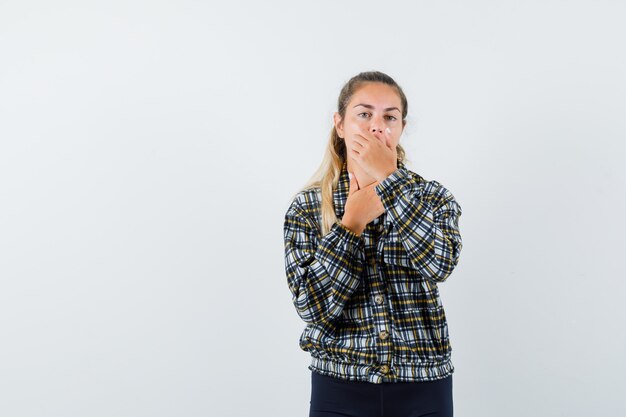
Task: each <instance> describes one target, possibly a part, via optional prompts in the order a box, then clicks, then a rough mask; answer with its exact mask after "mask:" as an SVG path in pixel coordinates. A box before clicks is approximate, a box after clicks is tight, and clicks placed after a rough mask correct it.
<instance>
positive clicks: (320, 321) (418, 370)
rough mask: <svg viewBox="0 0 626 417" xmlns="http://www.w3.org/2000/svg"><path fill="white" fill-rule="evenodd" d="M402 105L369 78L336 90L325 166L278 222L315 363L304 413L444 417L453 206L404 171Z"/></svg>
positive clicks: (456, 246) (456, 212)
mask: <svg viewBox="0 0 626 417" xmlns="http://www.w3.org/2000/svg"><path fill="white" fill-rule="evenodd" d="M407 110H408V105H407V100H406V97H405V95H404V93H403V91H402V89H401V88H400V86H398V84H397V83H396V82H395V81H394V80H393V79H392V78H391V77H389V76H388V75H386V74H384V73H381V72H378V71H373V72H363V73H360V74H358V75H356V76H355V77H353V78H351V79H350V80H349V81H348V82H347V83H346V85H345V86H344V87H343V89H342V90H341V93H340V94H339V100H338V109H337V112H336V113H335V114H334V126H333V128H332V131H331V135H330V141H329V143H328V147H327V149H326V153H325V155H324V159H323V161H322V164H321V166H320V168H319V169H318V171H317V172H316V174H315V175H314V177H313V178H312V179H311V181H309V183H308V184H307V185H306V186H305V187H304V188H303V189H302V190H300V191H299V192H298V193H296V195H295V196H294V197H293V198H292V200H291V204H290V205H289V208H288V209H287V212H286V214H285V222H284V243H285V269H286V275H287V282H288V285H289V289H290V291H291V293H292V295H293V298H292V300H293V303H294V306H295V307H296V310H297V312H298V314H299V316H300V317H301V318H302V320H303V321H304V322H305V323H306V327H305V329H304V331H303V332H302V335H301V337H300V348H301V349H302V350H304V351H306V352H309V353H310V355H311V365H310V366H309V370H311V384H312V385H311V401H310V414H309V416H310V417H321V416H325V417H331V416H354V417H358V416H383V415H384V416H385V417H392V416H398V417H400V416H406V417H409V416H415V417H417V416H441V417H443V416H445V417H451V416H452V412H453V406H452V373H453V371H454V366H453V365H452V362H451V352H452V348H451V346H450V341H449V337H448V325H447V321H446V316H445V312H444V309H443V306H442V304H441V299H440V297H439V291H438V287H437V285H438V284H439V283H441V282H444V281H445V280H446V279H447V278H448V277H449V276H450V274H451V273H452V271H453V269H454V268H455V266H456V265H457V263H458V260H459V254H460V252H461V247H462V242H461V235H460V233H459V225H458V221H459V216H460V215H461V207H460V205H459V204H458V203H457V202H456V200H455V198H454V196H453V195H452V193H451V192H450V191H448V189H446V188H445V187H444V186H443V185H442V184H441V183H439V182H437V181H435V180H431V181H427V180H425V179H424V178H423V177H421V176H420V175H418V174H416V173H415V172H413V171H411V170H409V169H408V168H407V167H406V165H405V152H404V150H403V148H402V147H401V146H400V144H399V141H400V136H401V134H402V132H403V130H404V127H405V125H406V115H407Z"/></svg>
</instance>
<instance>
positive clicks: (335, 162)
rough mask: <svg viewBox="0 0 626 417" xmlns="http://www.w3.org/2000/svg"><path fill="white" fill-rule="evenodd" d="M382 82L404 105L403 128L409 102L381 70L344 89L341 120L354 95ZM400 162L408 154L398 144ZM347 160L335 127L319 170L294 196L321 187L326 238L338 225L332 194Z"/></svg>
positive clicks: (365, 74)
mask: <svg viewBox="0 0 626 417" xmlns="http://www.w3.org/2000/svg"><path fill="white" fill-rule="evenodd" d="M370 82H379V83H383V84H387V85H389V86H391V87H393V88H394V89H395V90H396V91H397V93H398V96H399V97H400V101H401V103H402V127H403V128H404V126H405V125H406V116H407V113H408V103H407V99H406V96H405V95H404V92H403V91H402V88H400V86H399V85H398V84H397V83H396V82H395V81H394V80H393V79H392V78H391V77H390V76H388V75H387V74H384V73H382V72H380V71H367V72H361V73H359V74H357V75H355V76H354V77H352V78H350V80H348V82H346V84H345V85H344V86H343V88H342V89H341V92H340V93H339V98H338V100H337V112H338V113H339V114H340V115H341V119H342V120H344V118H345V116H346V107H347V106H348V103H349V102H350V100H351V99H352V96H353V95H354V93H355V92H356V91H357V90H358V89H359V88H361V87H362V86H363V84H365V83H370ZM396 151H397V154H398V159H399V160H400V161H402V162H405V161H406V160H407V159H406V155H405V151H404V149H403V148H402V146H400V144H398V145H397V146H396ZM345 161H346V144H345V142H344V140H343V139H342V138H340V137H339V135H338V134H337V130H336V129H335V125H334V124H333V126H332V128H331V131H330V137H329V140H328V146H326V151H325V152H324V157H323V159H322V163H321V164H320V166H319V168H318V169H317V170H316V171H315V173H314V174H313V175H312V176H311V178H310V179H309V180H308V181H307V182H306V183H305V185H304V186H303V187H302V188H301V189H300V190H299V191H298V192H296V193H295V194H294V196H293V197H292V199H293V198H295V196H296V195H297V194H298V193H299V192H302V191H306V190H310V189H313V188H319V189H320V191H321V198H322V201H321V217H322V224H321V225H320V226H321V228H322V236H324V235H326V234H327V233H328V232H329V231H330V229H331V227H332V226H333V224H334V223H336V222H337V220H338V219H337V216H336V215H335V207H334V202H333V191H334V190H335V189H336V188H337V183H338V182H339V176H340V174H341V168H342V167H343V164H344V162H345Z"/></svg>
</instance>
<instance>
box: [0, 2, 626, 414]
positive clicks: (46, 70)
mask: <svg viewBox="0 0 626 417" xmlns="http://www.w3.org/2000/svg"><path fill="white" fill-rule="evenodd" d="M625 12H626V6H624V3H623V2H618V1H597V0H596V1H585V2H581V1H549V0H548V1H547V0H542V1H525V2H511V1H509V2H507V1H473V2H461V1H454V2H451V1H448V2H426V1H419V2H408V1H407V2H393V1H385V2H383V1H379V2H373V1H343V2H341V1H316V2H296V1H284V2H268V1H265V2H253V1H247V2H219V3H218V2H207V1H197V2H191V1H180V0H178V1H170V2H164V1H143V2H139V1H106V2H104V1H103V2H85V1H75V2H69V1H55V2H43V1H40V2H36V1H5V0H2V1H0V59H1V64H0V141H1V142H0V143H1V145H0V196H1V201H0V202H1V205H0V251H1V255H0V331H1V334H2V338H1V340H0V392H2V395H0V415H2V416H10V417H22V416H32V417H35V416H37V417H39V416H47V417H51V416H55V417H56V416H58V417H73V416H76V417H79V416H80V417H84V416H107V417H108V416H116V417H121V416H129V417H131V416H132V417H136V416H155V417H158V416H181V415H183V416H188V417H191V416H253V415H254V416H271V417H273V416H285V417H291V416H306V415H307V413H308V407H309V399H310V397H309V396H310V371H308V370H307V365H308V363H309V356H308V354H307V353H305V352H303V351H301V350H299V348H298V338H299V335H300V332H301V331H302V329H303V328H304V322H302V321H301V320H300V319H299V317H298V315H297V313H296V311H295V308H294V306H293V305H292V304H291V296H290V293H289V288H288V286H287V282H286V277H285V273H284V258H283V242H282V233H283V231H282V226H283V216H284V212H285V210H286V208H287V204H288V202H289V198H290V196H291V195H292V194H293V193H294V192H295V191H296V190H297V189H298V188H299V187H300V186H301V185H303V184H304V182H305V181H306V180H307V179H308V178H309V177H310V175H311V174H312V173H313V171H314V170H315V169H316V168H317V166H318V165H319V163H320V162H321V158H322V153H323V150H324V147H325V146H326V143H327V140H328V134H329V132H330V128H331V117H332V113H333V111H335V110H336V107H335V106H336V100H337V96H338V94H339V90H340V89H341V87H342V85H343V83H345V82H346V81H347V80H348V79H349V78H350V77H352V76H353V75H355V74H357V73H358V72H361V71H367V70H379V71H383V72H385V73H387V74H389V75H390V76H392V77H393V78H394V79H395V80H396V81H397V82H398V83H399V84H400V85H401V86H402V87H403V89H404V91H405V93H406V94H407V96H408V100H409V117H408V126H407V128H406V130H405V133H404V135H403V137H402V139H401V143H402V144H403V145H404V147H405V148H406V149H407V152H408V157H409V159H410V161H411V162H410V164H409V168H410V169H412V170H413V171H415V172H418V173H419V174H421V175H422V176H424V177H425V178H427V179H436V180H438V181H440V182H441V183H442V184H444V185H445V186H446V187H447V188H448V189H450V190H451V191H452V193H453V194H454V195H455V197H456V198H457V201H458V202H459V204H460V205H461V206H462V208H463V215H462V217H461V219H460V228H461V233H462V237H463V241H464V248H463V251H462V254H461V260H460V263H459V265H458V267H457V269H456V270H455V272H454V273H453V275H452V276H451V277H450V278H449V280H448V281H447V282H446V283H444V284H442V285H440V290H441V295H442V301H443V303H444V306H445V308H446V314H447V317H448V323H449V330H450V336H451V343H452V346H453V363H454V365H455V373H454V409H455V416H457V417H474V416H475V417H491V416H493V417H502V416H507V417H517V416H520V417H522V416H530V415H532V416H535V417H540V416H568V417H575V416H605V417H608V416H622V415H623V410H624V407H625V404H624V397H623V393H624V387H625V386H626V383H625V377H624V375H625V374H626V361H625V360H624V356H623V354H624V352H625V351H626V337H625V336H624V331H623V328H624V324H625V318H626V311H625V307H624V304H623V302H624V296H625V289H626V286H625V284H624V278H625V274H624V272H623V266H622V262H623V257H622V255H623V252H624V248H625V245H624V243H625V242H624V229H625V228H624V226H625V221H624V211H625V209H626V207H625V205H626V204H625V203H626V201H625V193H624V191H625V187H624V182H625V181H624V180H625V176H626V175H625V174H626V172H625V170H624V167H623V162H624V156H625V155H624V153H625V152H624V150H625V149H624V139H626V138H625V133H626V118H625V117H624V116H625V115H626V105H625V103H626V100H625V94H626V82H625V79H624V74H625V73H626V58H625V55H624V51H625V50H626V49H625V48H624V39H626V30H625V29H624V25H623V23H624V20H625V17H626V13H625Z"/></svg>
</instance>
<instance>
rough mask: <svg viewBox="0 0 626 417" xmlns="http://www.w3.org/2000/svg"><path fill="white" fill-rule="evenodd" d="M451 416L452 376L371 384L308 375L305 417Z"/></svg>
mask: <svg viewBox="0 0 626 417" xmlns="http://www.w3.org/2000/svg"><path fill="white" fill-rule="evenodd" d="M452 412H453V408H452V374H450V375H448V376H447V377H446V378H443V379H437V380H434V381H420V382H383V383H381V384H374V383H371V382H365V381H349V380H344V379H340V378H336V377H332V376H328V375H322V374H320V373H318V372H315V371H311V407H310V410H309V417H339V416H341V417H452V416H453V413H452Z"/></svg>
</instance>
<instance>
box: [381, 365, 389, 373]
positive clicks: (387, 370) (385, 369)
mask: <svg viewBox="0 0 626 417" xmlns="http://www.w3.org/2000/svg"><path fill="white" fill-rule="evenodd" d="M380 372H382V373H383V374H386V373H387V372H389V367H388V366H387V365H383V366H381V367H380Z"/></svg>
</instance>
